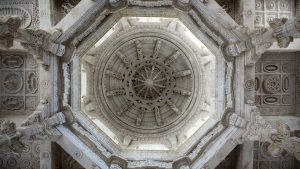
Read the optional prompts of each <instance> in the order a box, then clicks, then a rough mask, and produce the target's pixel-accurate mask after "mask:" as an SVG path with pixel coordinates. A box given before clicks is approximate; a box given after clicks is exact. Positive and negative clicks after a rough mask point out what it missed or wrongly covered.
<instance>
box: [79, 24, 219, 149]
mask: <svg viewBox="0 0 300 169" xmlns="http://www.w3.org/2000/svg"><path fill="white" fill-rule="evenodd" d="M154 21H155V22H154ZM124 22H128V23H129V22H130V23H131V27H129V28H126V29H125V28H124ZM160 24H164V25H166V26H167V25H170V24H177V21H176V20H174V19H171V18H164V19H163V18H153V20H151V19H150V20H149V19H146V18H122V19H121V21H120V22H118V23H117V24H116V26H115V27H120V30H115V31H114V33H112V34H111V35H110V36H109V37H108V38H107V40H105V41H104V42H103V43H101V44H99V45H98V46H95V47H94V48H91V49H90V50H89V51H88V52H87V54H86V55H85V56H84V57H83V60H85V61H86V62H83V64H82V68H83V69H84V72H82V74H84V75H85V76H86V78H87V80H86V85H87V87H86V88H84V90H86V92H84V94H82V97H84V98H85V100H83V112H84V113H86V114H87V115H89V116H91V117H92V118H94V119H97V120H98V121H99V122H101V123H102V124H103V125H102V126H107V127H108V126H109V130H111V132H113V133H114V134H115V136H112V137H113V138H117V139H118V140H120V141H121V142H123V143H122V144H120V146H124V145H125V147H124V148H125V149H128V148H129V149H136V148H139V147H143V145H151V144H157V145H160V146H163V147H165V148H159V150H160V151H162V150H163V149H166V148H167V149H169V148H172V147H173V148H172V149H176V147H177V146H179V145H181V144H182V143H184V141H185V140H187V139H188V138H189V137H190V136H187V135H186V133H187V132H190V133H191V132H192V133H193V132H195V130H196V129H194V130H193V131H189V130H190V126H193V124H194V123H196V121H197V119H200V118H202V119H207V116H208V114H209V112H211V114H213V112H212V111H210V110H207V111H203V109H204V105H205V104H204V98H205V97H204V93H203V91H204V90H205V89H207V90H211V88H212V86H210V87H209V86H208V84H207V83H204V79H205V78H207V77H208V76H209V75H208V74H210V75H211V76H212V77H211V78H213V77H214V76H215V75H214V74H213V73H211V72H210V71H206V73H203V72H204V70H206V68H205V66H204V63H205V62H207V58H210V60H211V61H213V60H214V56H213V55H212V54H210V52H209V50H208V49H207V48H206V47H204V45H203V44H202V47H203V48H200V47H199V45H200V46H201V42H200V41H199V44H195V42H193V41H192V40H191V39H189V38H187V37H184V36H182V33H184V32H181V33H180V32H178V31H176V30H172V29H168V27H161V26H160ZM177 27H178V28H179V29H181V30H187V28H184V27H183V26H181V25H179V24H178V26H177ZM115 29H117V28H115ZM100 42H102V40H100ZM201 55H203V56H206V58H204V57H203V58H202V59H201V58H199V56H201ZM90 58H95V62H93V63H91V62H90V61H89V60H90ZM210 63H211V64H213V63H214V62H210ZM213 68H214V66H212V67H210V69H211V70H212V69H213ZM84 83H85V82H84ZM211 85H213V84H212V83H211ZM209 97H210V95H208V96H206V98H208V99H211V98H209ZM87 98H88V99H89V100H90V101H89V103H88V106H89V105H90V104H92V105H93V106H94V107H95V110H94V111H89V110H88V109H89V108H88V106H85V105H86V104H85V103H84V102H86V99H87ZM86 107H87V108H86ZM212 107H213V106H212ZM211 110H212V109H211ZM201 113H202V115H201ZM201 116H202V117H201ZM203 121H205V120H203ZM201 125H202V123H199V124H197V125H196V126H201ZM99 127H100V126H99ZM108 135H109V134H108ZM177 137H178V138H179V139H180V142H179V141H177ZM126 138H130V139H129V141H130V145H129V143H128V142H126V143H125V144H124V139H125V140H126ZM159 138H160V139H159ZM162 138H163V139H162ZM170 140H171V141H170ZM149 148H150V147H149Z"/></svg>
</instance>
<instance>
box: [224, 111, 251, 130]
mask: <svg viewBox="0 0 300 169" xmlns="http://www.w3.org/2000/svg"><path fill="white" fill-rule="evenodd" d="M226 123H227V124H228V125H232V126H236V127H238V128H246V125H247V121H246V120H245V119H244V118H242V117H241V116H239V115H238V114H236V113H228V114H227V115H226Z"/></svg>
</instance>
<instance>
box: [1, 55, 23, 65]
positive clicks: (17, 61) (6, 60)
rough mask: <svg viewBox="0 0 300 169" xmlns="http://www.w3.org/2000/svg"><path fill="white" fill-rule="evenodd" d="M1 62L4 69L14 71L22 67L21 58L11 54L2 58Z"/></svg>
mask: <svg viewBox="0 0 300 169" xmlns="http://www.w3.org/2000/svg"><path fill="white" fill-rule="evenodd" d="M1 62H2V65H3V67H4V68H10V69H15V68H21V67H22V66H24V60H23V58H22V57H21V56H18V55H13V54H12V55H5V56H3V58H2V60H1Z"/></svg>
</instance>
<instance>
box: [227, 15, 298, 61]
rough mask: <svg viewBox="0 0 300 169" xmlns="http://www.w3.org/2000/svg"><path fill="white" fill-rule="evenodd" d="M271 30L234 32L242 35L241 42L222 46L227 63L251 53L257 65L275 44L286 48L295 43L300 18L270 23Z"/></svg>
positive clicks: (277, 20) (275, 20)
mask: <svg viewBox="0 0 300 169" xmlns="http://www.w3.org/2000/svg"><path fill="white" fill-rule="evenodd" d="M269 24H270V28H261V29H258V30H255V31H253V32H247V31H243V30H234V31H236V32H237V33H238V32H240V33H239V34H240V35H241V37H242V38H241V40H240V41H237V42H232V43H227V44H224V45H222V46H221V53H222V55H223V56H224V58H225V59H226V60H227V61H232V60H233V59H234V58H235V57H237V56H240V55H241V54H242V53H244V52H247V51H251V52H252V55H253V56H252V59H251V61H252V62H253V63H255V62H256V61H257V60H258V59H259V58H260V56H261V55H262V54H263V53H264V52H265V51H266V50H267V49H269V48H270V47H271V46H272V45H273V43H274V42H278V46H279V47H281V48H286V47H288V45H289V44H290V42H292V41H293V37H294V36H298V35H300V16H298V17H297V18H295V19H291V20H289V21H287V20H286V19H274V20H272V21H270V22H269Z"/></svg>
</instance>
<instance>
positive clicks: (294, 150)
mask: <svg viewBox="0 0 300 169" xmlns="http://www.w3.org/2000/svg"><path fill="white" fill-rule="evenodd" d="M252 117H253V118H254V119H255V120H254V121H253V122H250V123H249V124H248V126H247V132H246V135H245V136H246V138H248V139H250V140H253V141H260V142H268V143H270V145H269V146H268V148H267V150H268V153H269V154H270V155H271V156H273V157H278V156H281V154H282V153H283V152H284V151H287V152H288V153H290V154H292V155H293V156H295V158H296V159H298V160H299V159H300V151H299V150H300V144H299V143H300V138H297V137H292V136H291V135H290V132H291V131H290V128H289V127H288V126H287V125H286V124H284V123H282V122H280V121H277V122H276V124H275V126H274V125H272V124H271V123H270V122H268V121H266V120H265V119H264V118H263V117H261V116H260V115H258V114H257V113H255V112H254V113H253V114H252Z"/></svg>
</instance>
